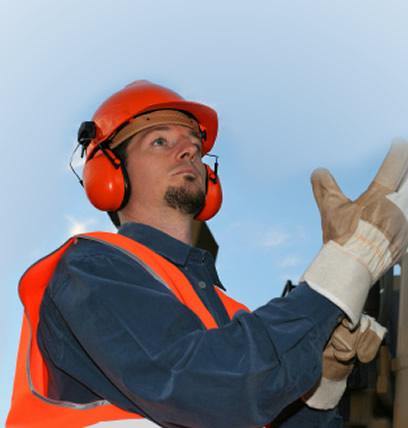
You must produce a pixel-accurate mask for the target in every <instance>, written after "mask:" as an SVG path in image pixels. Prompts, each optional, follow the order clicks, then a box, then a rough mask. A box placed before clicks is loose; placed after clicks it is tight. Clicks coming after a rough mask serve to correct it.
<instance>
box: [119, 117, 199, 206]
mask: <svg viewBox="0 0 408 428" xmlns="http://www.w3.org/2000/svg"><path fill="white" fill-rule="evenodd" d="M126 169H127V172H128V175H129V180H130V184H131V196H130V201H129V202H130V203H134V204H144V206H145V207H146V208H148V209H150V208H157V207H160V206H170V207H172V208H175V209H178V210H180V211H181V212H183V213H185V214H196V213H197V212H198V211H200V210H201V208H202V206H203V204H204V200H205V180H206V172H205V167H204V165H203V163H202V160H201V139H200V137H199V135H197V134H196V133H195V132H194V131H193V130H192V129H190V128H188V127H185V126H181V125H159V126H155V127H153V128H149V129H147V130H145V131H141V132H140V133H138V134H136V135H135V136H134V137H133V139H132V141H131V143H130V144H129V146H128V148H127V167H126Z"/></svg>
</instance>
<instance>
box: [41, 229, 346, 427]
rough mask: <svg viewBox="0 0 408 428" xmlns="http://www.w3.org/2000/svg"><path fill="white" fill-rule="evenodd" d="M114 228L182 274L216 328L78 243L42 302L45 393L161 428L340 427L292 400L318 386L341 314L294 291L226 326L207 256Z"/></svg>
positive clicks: (166, 239)
mask: <svg viewBox="0 0 408 428" xmlns="http://www.w3.org/2000/svg"><path fill="white" fill-rule="evenodd" d="M119 233H121V234H123V235H125V236H127V237H129V238H132V239H134V240H136V241H138V242H140V243H142V244H144V245H146V246H147V247H149V248H151V249H152V250H154V251H156V252H157V253H159V254H160V255H162V256H163V257H165V258H166V259H168V260H169V261H170V262H172V263H174V264H175V265H176V266H177V267H178V268H179V269H181V271H182V272H183V273H184V274H185V275H186V276H187V278H188V279H189V281H190V282H191V284H192V285H193V287H194V289H195V290H196V292H197V294H198V295H199V297H200V298H201V299H202V301H203V303H204V304H205V306H206V307H207V309H208V310H209V311H210V313H211V314H212V315H213V317H214V318H215V320H216V322H217V323H218V325H219V327H220V328H218V329H212V330H206V329H205V327H204V326H203V324H202V323H201V321H200V320H199V318H198V317H197V316H196V315H195V314H194V313H193V312H192V311H191V310H189V309H188V308H187V307H186V306H184V305H183V304H182V303H181V302H180V301H179V300H178V299H177V298H176V297H175V296H174V295H173V294H172V292H171V291H170V290H169V289H167V288H166V287H165V286H164V285H163V284H161V283H160V282H158V281H157V280H156V279H155V278H154V277H153V276H152V275H151V274H150V273H149V272H147V271H146V270H145V269H144V268H143V267H142V266H141V265H139V264H138V263H137V262H135V261H134V260H133V259H132V258H130V257H128V256H127V255H126V254H124V253H123V252H121V251H118V250H117V249H115V248H112V247H109V246H106V245H103V244H101V243H99V242H94V241H89V240H81V239H79V240H78V243H77V244H75V245H73V246H72V247H70V248H69V249H68V250H67V252H66V253H65V254H64V256H63V258H62V259H61V261H60V263H59V265H58V266H57V269H56V271H55V273H54V276H53V278H52V280H51V282H50V284H49V286H48V288H47V290H46V292H45V295H44V298H43V301H42V304H41V312H40V324H39V328H38V342H39V346H40V349H41V352H42V353H43V355H44V358H45V360H46V363H47V366H48V368H49V396H50V397H51V398H55V399H58V400H66V401H73V402H78V403H87V402H91V401H97V400H100V399H106V400H108V401H109V402H111V403H112V404H114V405H117V406H119V407H121V408H123V409H125V410H128V411H131V412H136V413H139V414H141V415H144V416H145V417H147V418H149V419H151V420H153V421H154V422H156V423H157V424H159V425H161V426H163V427H194V428H196V427H197V428H201V427H202V428H204V427H211V428H222V427H234V428H240V427H242V428H245V427H246V428H248V427H259V426H262V425H265V424H267V423H268V422H271V421H273V420H277V421H278V420H279V422H277V424H276V425H274V427H275V426H279V427H282V428H283V427H284V428H294V427H296V428H299V427H303V428H311V427H325V428H329V427H330V428H334V427H336V428H337V427H341V426H342V422H341V418H340V417H339V416H338V415H337V413H336V412H335V411H317V410H311V409H309V408H307V407H306V406H305V405H304V404H303V403H301V401H299V397H301V396H302V395H303V394H304V393H305V392H307V391H308V390H310V389H311V388H312V387H313V386H314V385H315V384H316V382H317V381H318V379H319V377H320V375H321V359H322V352H323V348H324V346H325V343H326V342H327V340H328V338H329V336H330V334H331V332H332V331H333V329H334V328H335V326H336V324H337V323H338V321H339V318H340V317H341V315H342V312H341V311H340V310H339V309H338V308H337V307H336V306H335V305H334V304H333V303H331V302H330V301H329V300H327V299H326V298H325V297H323V296H321V295H320V294H319V293H317V292H315V291H314V290H312V289H311V288H310V287H309V286H308V285H307V284H301V285H300V286H298V287H296V289H295V290H294V291H292V292H291V293H290V294H289V295H288V296H286V297H285V298H276V299H272V300H271V301H269V302H268V303H267V304H266V305H264V306H262V307H260V308H258V309H256V310H255V311H253V312H252V313H239V314H238V315H237V316H235V318H234V319H233V320H232V321H231V320H229V317H228V314H227V312H226V310H225V308H224V307H223V305H222V303H221V301H220V299H219V297H218V295H217V293H216V292H215V289H214V287H217V286H218V287H221V288H223V286H222V284H221V281H220V280H219V278H218V275H217V272H216V269H215V264H214V259H213V257H212V255H211V254H210V253H209V252H207V251H205V250H202V249H199V248H194V247H191V246H189V245H186V244H184V243H183V242H180V241H178V240H176V239H174V238H172V237H171V236H169V235H167V234H165V233H163V232H161V231H159V230H157V229H154V228H152V227H149V226H146V225H142V224H136V223H128V224H125V225H123V226H122V227H121V228H120V230H119ZM248 267H249V268H250V267H252V268H255V266H253V265H252V266H251V262H250V261H248Z"/></svg>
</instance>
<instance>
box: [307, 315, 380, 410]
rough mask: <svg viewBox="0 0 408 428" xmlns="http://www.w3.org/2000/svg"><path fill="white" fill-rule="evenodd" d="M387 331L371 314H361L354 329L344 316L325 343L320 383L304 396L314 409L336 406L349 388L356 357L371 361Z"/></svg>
mask: <svg viewBox="0 0 408 428" xmlns="http://www.w3.org/2000/svg"><path fill="white" fill-rule="evenodd" d="M385 333H386V329H385V328H384V327H383V326H382V325H380V324H378V323H377V322H376V321H375V319H374V318H371V317H369V316H368V315H362V317H361V321H360V324H359V325H358V327H357V328H356V329H354V330H350V324H349V322H348V321H347V320H343V322H342V324H340V325H339V326H338V327H337V328H336V329H335V330H334V332H333V334H332V336H331V338H330V339H329V342H328V343H327V345H326V348H325V350H324V352H323V370H322V377H321V380H320V383H319V385H318V387H317V389H316V390H315V391H314V392H313V394H312V395H311V396H309V397H306V398H305V401H306V404H307V405H308V406H309V407H312V408H314V409H332V408H334V407H336V406H337V404H338V402H339V401H340V399H341V397H342V395H343V393H344V390H345V389H346V385H347V378H348V376H349V374H350V373H351V371H352V370H353V367H354V361H355V359H356V358H357V359H358V360H359V361H361V362H362V363H368V362H370V361H372V360H373V359H374V357H375V356H376V355H377V352H378V349H379V347H380V345H381V342H382V340H383V338H384V335H385Z"/></svg>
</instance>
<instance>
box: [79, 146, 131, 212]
mask: <svg viewBox="0 0 408 428" xmlns="http://www.w3.org/2000/svg"><path fill="white" fill-rule="evenodd" d="M107 151H108V152H109V155H110V156H111V157H112V159H118V158H117V157H116V156H115V155H114V154H113V152H112V151H110V150H109V149H107ZM83 182H84V189H85V192H86V195H87V196H88V199H89V201H90V202H91V204H92V205H93V206H94V207H96V208H98V209H99V210H102V211H117V210H119V209H120V208H121V207H122V205H124V204H125V203H126V202H125V201H126V199H127V197H126V196H127V193H128V191H127V187H128V186H127V182H126V172H125V171H124V169H123V167H122V164H121V163H120V166H119V167H117V168H115V167H114V166H113V164H112V161H111V160H110V159H108V157H107V156H106V155H105V154H104V153H103V152H102V151H100V150H99V151H98V152H96V153H95V155H94V156H93V157H92V158H90V159H89V160H87V161H86V163H85V166H84V170H83Z"/></svg>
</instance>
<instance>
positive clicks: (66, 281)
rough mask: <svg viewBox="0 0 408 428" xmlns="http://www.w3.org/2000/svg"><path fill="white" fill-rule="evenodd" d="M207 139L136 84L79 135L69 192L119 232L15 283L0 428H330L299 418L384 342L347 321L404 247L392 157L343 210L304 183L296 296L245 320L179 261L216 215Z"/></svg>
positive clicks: (319, 417)
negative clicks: (306, 239)
mask: <svg viewBox="0 0 408 428" xmlns="http://www.w3.org/2000/svg"><path fill="white" fill-rule="evenodd" d="M216 133H217V117H216V113H215V112H214V111H213V110H212V109H210V108H209V107H207V106H203V105H201V104H197V103H191V102H187V101H185V100H183V99H182V98H181V97H180V96H179V95H178V94H176V93H174V92H172V91H170V90H168V89H166V88H163V87H160V86H158V85H154V84H152V83H150V82H146V81H138V82H134V83H133V84H131V85H129V86H127V87H126V88H124V89H123V90H122V91H119V92H118V93H116V94H114V95H113V96H112V97H110V98H109V99H108V100H107V101H106V102H105V103H104V104H102V106H101V107H100V108H99V109H98V111H97V112H96V113H95V115H94V118H93V120H92V122H86V123H85V124H83V126H82V127H81V130H80V133H79V141H80V143H81V144H82V145H83V147H84V150H85V151H86V164H85V168H84V182H83V184H84V187H85V191H86V193H87V195H88V198H89V199H90V201H91V203H92V204H93V205H94V206H96V207H97V208H99V209H102V210H105V211H108V212H109V214H110V216H111V218H112V219H113V221H114V222H115V223H116V224H117V225H119V233H118V235H112V236H111V235H109V234H101V233H99V234H98V233H95V234H88V235H82V236H80V237H78V238H74V239H71V240H70V241H68V242H67V243H66V244H65V245H64V246H63V247H61V248H60V249H59V250H58V251H57V252H55V253H54V254H52V255H50V256H49V257H47V258H45V259H44V260H42V261H40V262H39V263H38V264H36V265H34V266H33V267H32V268H31V269H30V270H29V271H27V273H26V274H25V275H24V276H23V278H22V281H21V284H20V295H21V297H22V300H23V303H24V305H25V309H26V317H25V318H26V322H29V323H30V325H31V327H32V333H33V338H32V343H31V350H30V351H29V350H28V345H29V344H30V339H29V338H28V336H27V337H26V338H25V339H24V337H23V338H22V344H24V346H25V348H24V346H23V345H22V347H21V349H20V356H19V359H20V360H21V364H20V361H19V364H20V366H21V369H19V367H20V366H18V368H17V375H16V387H15V391H14V396H13V406H12V410H11V412H10V415H9V418H8V426H42V427H48V426H56V425H59V426H70V427H72V426H90V425H93V424H96V423H98V422H102V421H105V422H106V423H109V426H111V424H114V423H116V424H120V423H124V420H128V421H130V422H129V423H130V425H129V426H141V427H143V426H157V425H159V426H164V427H226V426H235V427H259V426H264V425H266V424H269V423H270V422H273V423H274V425H273V426H281V427H294V426H304V427H308V426H321V427H329V426H330V427H338V426H341V420H340V418H339V417H338V416H337V415H336V413H335V411H331V410H329V411H321V410H315V409H323V408H324V409H327V408H332V407H334V406H335V404H336V402H337V401H338V399H339V398H340V396H341V393H342V391H343V390H344V384H345V379H346V378H347V375H348V373H349V372H350V368H351V366H352V359H353V358H354V356H355V355H357V356H359V357H360V355H363V354H364V352H362V351H363V350H364V351H365V350H366V348H367V349H368V350H369V352H368V353H366V354H364V357H363V358H362V359H364V358H366V356H367V355H368V354H369V358H373V356H374V355H375V350H376V349H377V347H378V345H379V342H380V341H381V338H382V336H383V334H384V331H382V330H381V329H380V328H378V327H376V324H375V322H374V321H371V320H367V319H364V323H363V322H361V324H359V319H360V316H361V311H362V307H363V305H364V300H365V297H366V295H367V293H368V289H369V287H370V285H372V284H373V282H375V280H376V279H377V278H378V276H379V275H381V274H382V273H383V272H385V270H387V269H388V268H389V267H390V266H391V265H392V264H393V263H395V261H396V260H398V258H399V257H400V255H401V254H402V251H405V249H406V247H407V243H408V225H407V221H406V218H405V216H404V214H403V211H401V209H400V208H399V207H401V206H404V204H405V200H406V195H405V192H404V193H398V192H396V191H397V190H398V189H399V188H400V187H401V185H402V183H404V180H403V178H404V177H405V173H406V171H407V169H408V166H407V165H408V151H407V150H406V146H402V145H400V146H396V147H394V149H393V150H392V151H391V153H390V155H389V157H388V158H387V160H386V161H385V163H384V165H383V167H382V168H381V169H380V172H379V174H378V175H377V177H376V180H375V181H374V182H373V185H372V186H371V187H370V188H369V190H368V191H367V192H366V193H365V194H364V195H363V196H362V197H361V198H360V199H359V200H358V203H356V204H355V203H352V202H351V201H349V200H348V199H347V198H345V197H344V196H343V195H342V194H341V192H340V190H339V189H338V188H337V187H336V184H335V182H334V180H333V179H332V177H331V176H330V175H328V173H327V172H324V171H319V172H317V173H316V174H315V175H314V178H313V184H314V190H315V195H316V199H317V201H318V203H319V208H320V210H321V213H322V223H323V229H324V241H325V245H324V246H323V249H322V251H321V252H320V253H319V255H318V256H317V257H316V259H315V261H314V262H313V263H312V265H311V267H310V268H309V269H308V270H307V271H306V273H305V275H304V278H305V280H306V282H303V283H302V284H300V285H299V286H298V287H297V288H296V289H295V290H294V291H293V292H291V293H290V294H289V295H288V296H287V297H286V298H283V299H274V300H271V301H270V302H268V303H267V304H266V305H264V306H262V307H261V308H259V309H257V310H255V311H254V312H252V313H249V311H248V310H247V309H246V308H245V307H244V306H243V305H241V304H239V303H238V302H235V301H233V300H232V299H230V298H229V297H227V296H226V295H225V294H224V293H223V292H222V291H221V289H223V286H222V284H221V282H220V280H219V278H218V275H217V273H216V270H215V266H214V260H213V258H212V257H211V255H210V254H209V253H207V252H206V251H204V250H201V249H199V248H193V247H192V246H191V244H192V233H191V231H192V222H193V219H194V217H195V218H198V219H200V220H206V219H208V218H210V217H211V216H213V215H215V214H216V212H217V211H218V209H219V208H220V205H221V189H220V183H219V178H218V176H217V174H216V171H212V170H211V168H209V167H208V166H206V165H204V164H203V160H202V156H203V155H205V154H207V153H208V152H209V151H210V150H211V148H212V146H213V144H214V142H215V138H216ZM402 187H404V186H402ZM404 189H405V187H404ZM395 195H396V196H395ZM344 314H346V316H347V318H348V319H349V320H350V322H345V324H344V325H343V324H342V325H341V326H338V327H337V329H336V332H335V333H334V335H333V336H332V339H331V341H330V342H329V344H328V345H327V347H326V351H325V357H324V362H323V377H322V380H321V382H320V385H319V386H318V388H317V390H316V391H314V389H313V388H314V387H316V384H318V383H319V379H320V377H321V373H322V353H323V349H324V347H325V345H326V343H327V341H328V339H329V338H330V336H331V334H332V332H333V330H334V329H335V328H336V326H337V325H338V323H339V322H340V321H341V320H342V319H343V318H344ZM27 325H28V324H26V327H23V336H24V332H25V331H26V330H27V328H28V327H27ZM355 326H357V327H356V328H354V327H355ZM352 328H354V330H352ZM350 330H352V331H350ZM27 331H28V330H27ZM27 331H26V333H25V334H28V333H27ZM373 344H374V346H373ZM363 348H364V349H363ZM373 348H374V351H373ZM26 353H27V354H28V356H29V360H28V369H29V376H28V378H26V377H25V373H24V368H23V366H24V360H25V358H26ZM340 354H341V355H340ZM345 354H347V355H346V357H344V355H345ZM343 357H344V358H345V359H344V361H346V362H347V364H343V363H341V361H342V360H341V358H343ZM360 359H361V358H360ZM344 367H346V370H345V371H344ZM27 379H28V380H27ZM322 397H323V398H322ZM327 398H329V399H327ZM303 401H307V403H308V404H309V406H311V407H313V408H315V409H313V408H311V407H308V406H305V405H304V403H303ZM24 409H26V410H27V411H26V412H25V411H24ZM114 421H115V422H114ZM118 421H121V422H118ZM64 424H65V425H64ZM117 426H120V425H117ZM123 426H128V425H123Z"/></svg>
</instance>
